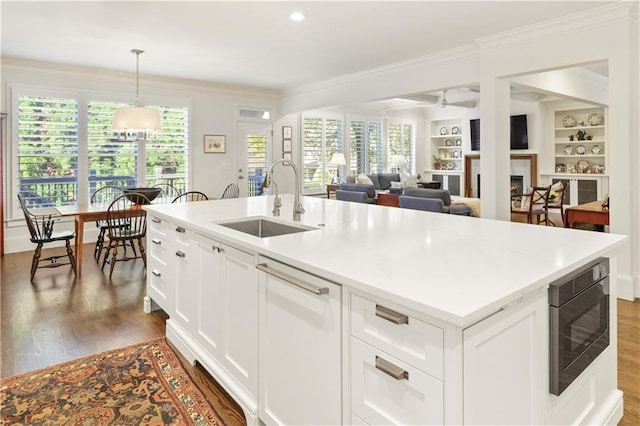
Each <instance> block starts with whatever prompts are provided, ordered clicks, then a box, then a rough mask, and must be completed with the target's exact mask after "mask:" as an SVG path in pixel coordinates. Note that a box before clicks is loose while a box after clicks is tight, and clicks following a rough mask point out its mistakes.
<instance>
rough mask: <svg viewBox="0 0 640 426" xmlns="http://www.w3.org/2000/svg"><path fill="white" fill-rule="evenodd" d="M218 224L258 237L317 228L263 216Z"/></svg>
mask: <svg viewBox="0 0 640 426" xmlns="http://www.w3.org/2000/svg"><path fill="white" fill-rule="evenodd" d="M218 225H220V226H224V227H226V228H231V229H235V230H236V231H240V232H244V233H245V234H249V235H253V236H254V237H260V238H268V237H277V236H279V235H287V234H295V233H297V232H305V231H311V230H314V229H317V228H312V227H309V226H303V225H289V224H286V223H281V222H276V221H273V220H269V219H263V218H253V219H243V220H238V221H234V222H225V223H218Z"/></svg>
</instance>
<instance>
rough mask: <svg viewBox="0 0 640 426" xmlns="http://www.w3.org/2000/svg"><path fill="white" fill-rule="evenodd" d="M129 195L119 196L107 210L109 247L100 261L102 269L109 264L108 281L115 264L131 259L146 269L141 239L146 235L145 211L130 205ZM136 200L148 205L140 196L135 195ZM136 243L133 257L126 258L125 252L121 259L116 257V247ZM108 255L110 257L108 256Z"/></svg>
mask: <svg viewBox="0 0 640 426" xmlns="http://www.w3.org/2000/svg"><path fill="white" fill-rule="evenodd" d="M130 195H131V194H127V195H121V196H119V197H118V198H116V199H115V200H114V201H113V202H112V203H111V205H110V206H109V208H108V210H107V226H108V228H107V233H108V240H109V245H108V247H107V253H106V254H105V256H104V260H103V261H102V269H104V266H105V264H107V263H110V264H111V269H110V271H109V279H111V276H112V275H113V268H114V266H115V264H116V262H120V261H129V260H133V259H142V261H143V262H144V266H145V268H146V267H147V255H146V252H145V249H144V245H143V244H142V240H143V238H144V237H145V236H146V234H147V211H146V210H144V209H142V208H141V206H140V205H139V204H134V203H132V202H131V201H130V200H129V198H130ZM136 196H137V197H136V198H138V200H142V201H143V202H142V203H140V204H144V203H146V204H149V199H148V198H147V197H145V196H144V195H142V194H136ZM136 241H137V243H138V250H139V251H140V254H138V253H137V252H136V251H135V249H134V250H133V256H131V257H130V256H128V255H127V252H126V250H124V251H123V255H122V257H120V258H119V257H118V246H120V245H122V244H125V243H127V242H131V245H132V248H133V244H134V243H135V242H136ZM109 254H110V255H111V256H109Z"/></svg>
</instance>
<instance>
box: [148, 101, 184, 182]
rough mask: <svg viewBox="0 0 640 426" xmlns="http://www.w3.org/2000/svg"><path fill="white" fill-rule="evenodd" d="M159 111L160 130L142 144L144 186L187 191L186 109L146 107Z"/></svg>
mask: <svg viewBox="0 0 640 426" xmlns="http://www.w3.org/2000/svg"><path fill="white" fill-rule="evenodd" d="M149 106H150V107H152V108H156V109H157V110H158V111H160V121H161V123H162V130H160V131H159V132H157V133H156V134H155V137H153V138H151V139H150V140H148V141H147V142H146V143H145V144H144V151H145V159H146V162H145V163H146V164H145V169H146V181H147V186H153V185H155V184H157V183H168V184H171V185H172V186H173V187H175V188H176V189H177V190H178V191H179V192H185V191H188V190H189V179H188V176H189V109H188V108H187V107H177V106H166V105H149Z"/></svg>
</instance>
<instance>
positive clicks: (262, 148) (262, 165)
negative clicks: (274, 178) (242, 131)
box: [247, 131, 268, 176]
mask: <svg viewBox="0 0 640 426" xmlns="http://www.w3.org/2000/svg"><path fill="white" fill-rule="evenodd" d="M267 166H268V164H267V135H266V134H265V133H264V132H258V131H249V132H248V134H247V173H248V174H249V175H259V176H262V174H263V172H266V168H267Z"/></svg>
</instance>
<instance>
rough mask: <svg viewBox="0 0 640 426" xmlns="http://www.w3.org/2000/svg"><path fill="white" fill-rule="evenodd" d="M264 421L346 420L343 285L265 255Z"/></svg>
mask: <svg viewBox="0 0 640 426" xmlns="http://www.w3.org/2000/svg"><path fill="white" fill-rule="evenodd" d="M259 268H261V272H260V273H259V283H260V285H259V287H260V299H259V311H260V333H259V342H260V343H259V352H260V361H259V362H260V365H259V370H260V380H259V382H260V391H259V395H260V396H259V412H260V420H262V421H263V422H264V423H266V424H289V425H296V424H297V425H302V424H327V425H338V424H342V393H341V392H340V389H341V388H342V386H341V383H342V381H341V377H342V363H341V357H342V349H341V300H342V297H341V287H340V286H339V285H337V284H334V283H331V282H328V281H326V280H323V279H321V278H318V277H316V276H313V275H310V274H306V273H304V272H302V271H300V270H297V269H294V268H291V267H289V266H287V265H284V264H282V263H279V262H276V261H273V260H271V259H268V258H262V257H261V258H260V264H259Z"/></svg>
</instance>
